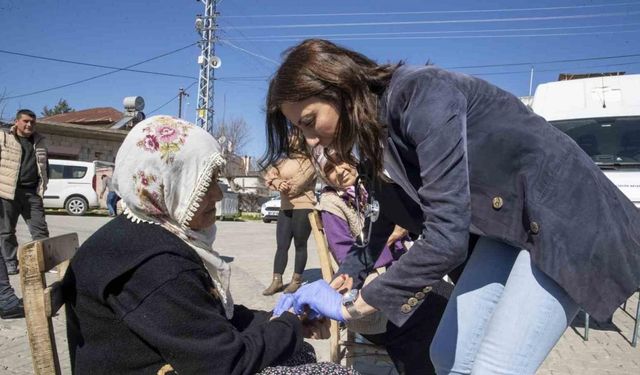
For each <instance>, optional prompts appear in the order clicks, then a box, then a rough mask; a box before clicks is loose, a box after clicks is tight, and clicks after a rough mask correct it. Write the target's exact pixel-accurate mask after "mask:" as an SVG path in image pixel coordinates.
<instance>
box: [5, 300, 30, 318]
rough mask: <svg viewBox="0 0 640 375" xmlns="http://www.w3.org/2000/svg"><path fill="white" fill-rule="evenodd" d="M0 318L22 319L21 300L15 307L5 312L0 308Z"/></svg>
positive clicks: (22, 308)
mask: <svg viewBox="0 0 640 375" xmlns="http://www.w3.org/2000/svg"><path fill="white" fill-rule="evenodd" d="M0 318H2V319H18V318H24V305H23V304H22V299H20V300H19V302H18V304H17V305H15V306H13V307H11V308H9V309H6V310H5V309H1V308H0Z"/></svg>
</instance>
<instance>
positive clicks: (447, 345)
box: [429, 327, 456, 374]
mask: <svg viewBox="0 0 640 375" xmlns="http://www.w3.org/2000/svg"><path fill="white" fill-rule="evenodd" d="M452 336H453V337H452ZM455 336H456V335H455V333H450V332H448V330H447V329H446V328H445V327H438V330H437V331H436V334H435V336H434V337H433V341H432V342H431V346H430V347H429V356H430V357H431V363H433V367H434V368H435V370H436V373H438V374H443V373H444V374H448V373H449V372H450V371H451V369H452V368H453V367H454V364H455V360H456V355H455V354H456V347H455Z"/></svg>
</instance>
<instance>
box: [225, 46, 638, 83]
mask: <svg viewBox="0 0 640 375" xmlns="http://www.w3.org/2000/svg"><path fill="white" fill-rule="evenodd" d="M629 57H640V53H634V54H627V55H611V56H594V57H583V58H578V59H558V60H538V61H527V62H514V63H502V64H483V65H464V66H449V67H446V68H447V69H478V68H499V67H506V66H528V65H547V64H560V63H575V62H584V61H601V60H613V59H623V58H629ZM635 63H636V62H624V63H614V64H606V65H603V66H616V65H632V64H635ZM593 67H600V66H593ZM550 71H553V70H550ZM522 72H529V71H528V70H527V71H517V72H504V73H503V72H494V73H483V74H487V75H488V74H511V73H522ZM268 78H269V76H230V77H221V78H218V80H228V81H259V80H266V79H268Z"/></svg>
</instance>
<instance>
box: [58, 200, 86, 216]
mask: <svg viewBox="0 0 640 375" xmlns="http://www.w3.org/2000/svg"><path fill="white" fill-rule="evenodd" d="M88 206H89V204H88V203H87V200H86V199H84V198H82V197H71V198H69V199H67V202H66V203H65V204H64V209H65V210H67V213H68V214H69V215H74V216H82V215H84V214H85V213H86V212H87V207H88Z"/></svg>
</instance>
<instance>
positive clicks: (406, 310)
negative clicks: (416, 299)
mask: <svg viewBox="0 0 640 375" xmlns="http://www.w3.org/2000/svg"><path fill="white" fill-rule="evenodd" d="M400 311H402V312H403V313H405V314H408V313H410V312H411V306H409V305H407V304H406V303H405V304H404V305H402V307H400Z"/></svg>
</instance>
